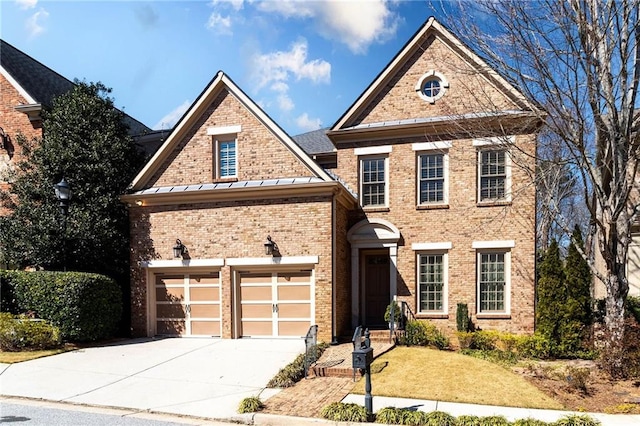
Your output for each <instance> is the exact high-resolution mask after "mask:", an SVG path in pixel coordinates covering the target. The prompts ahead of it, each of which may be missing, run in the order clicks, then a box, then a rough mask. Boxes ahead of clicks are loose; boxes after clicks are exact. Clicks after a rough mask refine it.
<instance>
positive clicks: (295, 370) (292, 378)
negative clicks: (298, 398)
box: [267, 342, 329, 388]
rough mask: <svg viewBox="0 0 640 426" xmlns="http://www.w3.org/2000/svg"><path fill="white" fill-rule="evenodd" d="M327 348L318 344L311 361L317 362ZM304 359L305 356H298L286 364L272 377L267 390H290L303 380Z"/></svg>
mask: <svg viewBox="0 0 640 426" xmlns="http://www.w3.org/2000/svg"><path fill="white" fill-rule="evenodd" d="M327 347H329V345H328V344H327V343H324V342H321V343H318V344H317V345H316V346H315V347H314V348H312V349H311V351H312V354H311V355H312V357H311V358H312V359H313V360H317V359H319V358H320V356H321V355H322V353H323V352H324V351H325V350H326V349H327ZM304 358H305V354H303V353H302V354H300V355H298V356H297V357H296V359H294V360H293V361H292V362H291V363H289V364H287V365H286V366H285V367H284V368H281V369H280V371H278V373H277V374H276V375H275V376H273V378H272V379H271V380H269V383H267V387H268V388H290V387H291V386H293V385H295V384H296V383H297V382H299V381H300V380H302V379H303V378H304Z"/></svg>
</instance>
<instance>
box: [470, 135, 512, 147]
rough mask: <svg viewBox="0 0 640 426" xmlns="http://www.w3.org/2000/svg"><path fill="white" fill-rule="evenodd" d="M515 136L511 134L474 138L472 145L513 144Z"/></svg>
mask: <svg viewBox="0 0 640 426" xmlns="http://www.w3.org/2000/svg"><path fill="white" fill-rule="evenodd" d="M515 142H516V137H515V136H513V135H511V136H494V137H492V138H482V139H474V140H473V141H472V144H473V146H496V145H513V144H514V143H515Z"/></svg>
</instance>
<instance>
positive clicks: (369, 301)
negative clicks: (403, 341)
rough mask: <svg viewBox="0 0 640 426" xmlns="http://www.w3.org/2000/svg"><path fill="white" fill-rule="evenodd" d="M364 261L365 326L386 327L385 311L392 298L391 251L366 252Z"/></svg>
mask: <svg viewBox="0 0 640 426" xmlns="http://www.w3.org/2000/svg"><path fill="white" fill-rule="evenodd" d="M363 263H364V268H363V272H364V273H363V274H362V290H363V295H364V298H363V301H364V306H363V307H362V312H364V318H363V319H364V326H365V327H368V328H383V327H386V321H385V320H384V312H385V310H386V309H387V305H389V301H390V300H391V290H390V285H389V273H390V270H389V253H388V252H386V251H385V252H379V251H378V252H364V255H363Z"/></svg>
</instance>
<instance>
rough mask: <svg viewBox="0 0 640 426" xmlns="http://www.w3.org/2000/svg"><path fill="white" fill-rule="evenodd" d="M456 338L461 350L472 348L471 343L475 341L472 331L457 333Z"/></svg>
mask: <svg viewBox="0 0 640 426" xmlns="http://www.w3.org/2000/svg"><path fill="white" fill-rule="evenodd" d="M456 337H457V338H458V344H459V345H460V349H469V348H471V342H472V341H473V333H472V332H470V331H456Z"/></svg>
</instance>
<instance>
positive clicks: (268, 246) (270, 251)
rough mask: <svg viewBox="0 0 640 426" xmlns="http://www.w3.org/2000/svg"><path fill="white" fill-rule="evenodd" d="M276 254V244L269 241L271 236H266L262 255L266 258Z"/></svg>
mask: <svg viewBox="0 0 640 426" xmlns="http://www.w3.org/2000/svg"><path fill="white" fill-rule="evenodd" d="M278 253H279V251H278V244H276V243H275V241H273V240H272V239H271V235H267V241H265V242H264V254H266V255H267V256H275V255H277V254H278Z"/></svg>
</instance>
